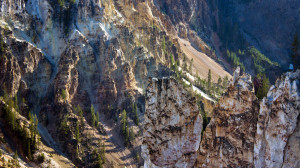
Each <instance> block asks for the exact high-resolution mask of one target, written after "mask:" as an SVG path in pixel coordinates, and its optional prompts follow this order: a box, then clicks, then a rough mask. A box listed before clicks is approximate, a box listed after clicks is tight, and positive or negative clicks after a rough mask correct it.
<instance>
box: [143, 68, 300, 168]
mask: <svg viewBox="0 0 300 168" xmlns="http://www.w3.org/2000/svg"><path fill="white" fill-rule="evenodd" d="M299 79H300V70H297V71H296V72H288V73H286V74H284V75H282V76H281V77H280V78H279V79H278V80H277V82H276V84H275V85H274V86H272V87H271V88H270V90H269V92H268V95H267V97H265V98H264V99H263V100H261V101H260V104H259V100H258V99H257V98H256V96H255V94H254V89H253V84H252V81H251V76H250V75H247V74H243V75H240V70H239V68H238V69H237V70H236V71H235V72H234V78H233V80H232V81H231V82H230V86H229V88H228V91H227V92H226V93H225V94H224V96H223V97H222V98H221V99H220V101H219V102H218V104H217V105H216V107H215V108H214V110H213V115H212V119H211V121H210V123H209V125H208V126H207V128H206V129H205V132H204V134H203V137H201V134H198V135H197V136H198V139H200V137H201V139H202V141H201V144H200V146H199V148H198V149H196V151H197V152H198V156H197V162H196V163H195V165H192V164H191V163H193V162H194V157H195V155H189V157H185V158H189V160H188V161H186V160H185V161H184V162H182V159H181V158H179V156H181V154H182V151H185V150H186V149H189V148H187V147H188V146H186V145H183V146H180V145H178V144H182V142H183V140H188V139H189V137H191V136H190V135H189V131H186V130H192V129H191V128H193V129H194V130H195V129H196V130H197V128H195V127H196V126H197V125H199V123H197V122H196V123H195V121H196V120H195V119H192V118H186V115H185V112H186V111H188V110H184V109H182V108H180V107H181V106H182V102H183V101H184V99H185V100H189V98H188V97H186V95H185V92H186V91H184V90H182V87H181V86H180V85H178V84H177V83H176V82H175V81H174V79H160V80H157V79H152V80H150V81H149V87H148V92H147V99H146V113H145V123H144V141H143V146H142V147H143V157H144V159H145V167H240V166H242V167H257V168H262V167H270V168H271V167H272V168H273V167H278V168H279V167H285V168H287V167H295V168H296V167H299V165H300V157H299V151H300V146H299V144H300V143H299V142H300V141H299V135H300V126H299V125H300V119H299V112H300V96H299V95H300V93H299ZM178 96H179V97H180V98H179V97H178ZM174 100H175V101H174ZM183 104H187V105H188V107H189V106H190V105H193V104H190V103H188V102H187V103H183ZM189 109H193V108H191V107H189ZM182 111H183V112H182ZM198 115H199V114H198ZM189 116H190V115H189ZM178 122H180V123H189V124H192V125H188V129H187V127H186V124H181V125H176V127H174V123H178ZM201 122H202V121H201ZM193 124H194V125H193ZM171 126H172V127H171ZM197 127H198V128H201V129H202V126H201V125H200V126H197ZM170 128H173V130H172V131H169V130H170ZM175 128H176V129H175ZM181 131H183V132H181ZM198 133H199V130H198ZM178 137H180V138H179V139H178ZM198 139H197V140H198ZM188 142H189V143H191V144H193V143H192V142H191V141H188ZM197 142H198V141H197ZM170 144H171V145H170ZM191 144H190V145H191ZM180 147H182V148H180ZM177 149H180V150H177ZM173 151H176V152H174V153H173ZM193 152H195V150H193ZM179 163H180V164H179Z"/></svg>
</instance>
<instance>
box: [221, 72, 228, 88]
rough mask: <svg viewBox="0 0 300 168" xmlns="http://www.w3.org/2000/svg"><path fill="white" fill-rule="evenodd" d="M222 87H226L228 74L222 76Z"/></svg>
mask: <svg viewBox="0 0 300 168" xmlns="http://www.w3.org/2000/svg"><path fill="white" fill-rule="evenodd" d="M222 85H223V88H227V85H228V76H227V75H226V76H225V77H224V78H223V84H222Z"/></svg>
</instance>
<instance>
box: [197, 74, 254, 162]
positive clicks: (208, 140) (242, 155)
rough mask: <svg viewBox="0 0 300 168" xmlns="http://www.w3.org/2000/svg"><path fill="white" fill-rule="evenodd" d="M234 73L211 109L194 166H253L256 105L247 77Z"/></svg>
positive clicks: (249, 79) (251, 86) (249, 80)
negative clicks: (223, 93)
mask: <svg viewBox="0 0 300 168" xmlns="http://www.w3.org/2000/svg"><path fill="white" fill-rule="evenodd" d="M239 73H240V71H239V69H237V70H236V72H235V74H234V80H233V81H232V82H231V84H230V86H229V88H228V91H227V92H226V93H225V95H224V96H223V97H222V98H221V99H220V101H219V103H218V104H217V105H216V107H215V108H214V110H213V115H212V116H213V117H212V119H211V121H210V123H209V125H208V126H207V128H206V129H205V133H204V135H203V138H202V142H201V145H200V149H199V155H198V159H197V164H196V167H239V166H241V165H243V166H245V167H253V166H254V164H253V148H254V137H255V133H256V120H257V113H258V109H259V104H258V100H257V98H256V96H255V94H254V90H253V85H252V81H251V77H250V76H249V75H246V74H244V75H242V76H240V74H239Z"/></svg>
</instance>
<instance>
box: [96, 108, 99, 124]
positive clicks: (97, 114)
mask: <svg viewBox="0 0 300 168" xmlns="http://www.w3.org/2000/svg"><path fill="white" fill-rule="evenodd" d="M99 119H100V117H99V112H98V111H97V112H96V127H97V128H98V126H99Z"/></svg>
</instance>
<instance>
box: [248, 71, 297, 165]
mask: <svg viewBox="0 0 300 168" xmlns="http://www.w3.org/2000/svg"><path fill="white" fill-rule="evenodd" d="M299 79H300V70H298V71H297V72H288V73H287V74H286V75H283V76H282V77H281V78H280V79H278V80H277V81H276V84H275V85H274V86H272V87H271V89H270V90H269V92H268V95H267V97H265V98H264V99H263V100H262V102H261V103H260V111H259V116H258V122H257V132H256V137H255V146H254V163H255V167H299V166H300V157H299V150H300V148H299V138H297V137H299V124H300V122H299V112H300V97H299V95H300V94H299Z"/></svg>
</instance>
